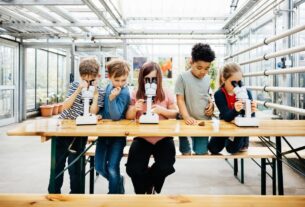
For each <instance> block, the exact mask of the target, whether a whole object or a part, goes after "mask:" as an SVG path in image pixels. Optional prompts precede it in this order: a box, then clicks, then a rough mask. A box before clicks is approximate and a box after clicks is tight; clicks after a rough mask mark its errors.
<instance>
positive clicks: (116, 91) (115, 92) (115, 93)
mask: <svg viewBox="0 0 305 207" xmlns="http://www.w3.org/2000/svg"><path fill="white" fill-rule="evenodd" d="M120 92H121V88H120V87H116V88H114V89H112V91H111V94H110V95H109V99H110V101H112V100H113V99H115V98H116V97H117V96H118V95H119V94H120Z"/></svg>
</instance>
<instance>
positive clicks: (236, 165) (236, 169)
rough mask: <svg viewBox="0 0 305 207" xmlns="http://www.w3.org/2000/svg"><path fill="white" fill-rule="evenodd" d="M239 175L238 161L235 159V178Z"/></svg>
mask: <svg viewBox="0 0 305 207" xmlns="http://www.w3.org/2000/svg"><path fill="white" fill-rule="evenodd" d="M237 174H238V160H237V159H234V176H235V177H236V176H237Z"/></svg>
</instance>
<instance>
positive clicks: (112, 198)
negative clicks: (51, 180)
mask: <svg viewBox="0 0 305 207" xmlns="http://www.w3.org/2000/svg"><path fill="white" fill-rule="evenodd" d="M0 205H1V206H3V207H15V206H19V207H23V206H35V207H52V206H53V207H54V206H69V207H72V206H82V207H87V206H88V207H100V206H107V207H118V206H120V207H143V206H145V207H152V206H162V207H177V206H187V207H194V206H200V207H201V206H204V207H212V206H213V207H220V206H221V207H223V206H226V207H287V206H289V207H304V206H305V196H244V195H243V196H223V195H63V194H62V195H37V194H0Z"/></svg>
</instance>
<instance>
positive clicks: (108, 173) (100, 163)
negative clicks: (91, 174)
mask: <svg viewBox="0 0 305 207" xmlns="http://www.w3.org/2000/svg"><path fill="white" fill-rule="evenodd" d="M125 146H126V137H99V138H98V140H97V144H96V152H95V169H96V171H97V172H98V173H99V174H100V175H102V176H103V177H105V178H106V179H107V180H108V182H109V187H108V193H109V194H124V193H125V190H124V178H123V177H122V176H121V174H120V162H121V159H122V156H123V150H124V147H125Z"/></svg>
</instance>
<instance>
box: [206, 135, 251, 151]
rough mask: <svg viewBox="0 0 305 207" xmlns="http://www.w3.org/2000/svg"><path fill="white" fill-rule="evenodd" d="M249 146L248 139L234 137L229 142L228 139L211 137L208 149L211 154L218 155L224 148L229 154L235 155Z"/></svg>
mask: <svg viewBox="0 0 305 207" xmlns="http://www.w3.org/2000/svg"><path fill="white" fill-rule="evenodd" d="M248 146H249V137H234V141H231V140H230V139H229V138H228V137H212V138H211V140H210V142H209V144H208V148H209V151H210V152H211V153H212V154H218V153H219V152H221V151H222V150H223V148H224V147H226V150H227V151H228V152H229V153H232V154H233V153H237V152H239V150H240V149H241V148H243V147H248Z"/></svg>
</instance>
